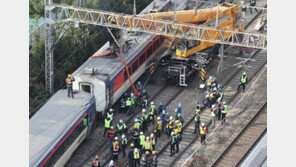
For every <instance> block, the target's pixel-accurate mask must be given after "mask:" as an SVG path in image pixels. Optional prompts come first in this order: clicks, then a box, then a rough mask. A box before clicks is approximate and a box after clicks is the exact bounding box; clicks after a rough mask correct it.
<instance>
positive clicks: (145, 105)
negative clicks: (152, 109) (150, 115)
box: [141, 99, 148, 108]
mask: <svg viewBox="0 0 296 167" xmlns="http://www.w3.org/2000/svg"><path fill="white" fill-rule="evenodd" d="M147 105H148V100H147V99H143V100H142V103H141V106H142V108H147Z"/></svg>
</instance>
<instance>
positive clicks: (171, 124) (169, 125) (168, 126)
mask: <svg viewBox="0 0 296 167" xmlns="http://www.w3.org/2000/svg"><path fill="white" fill-rule="evenodd" d="M167 129H168V131H167V135H168V136H170V135H171V133H172V131H173V129H174V119H173V116H170V121H169V123H168V124H167Z"/></svg>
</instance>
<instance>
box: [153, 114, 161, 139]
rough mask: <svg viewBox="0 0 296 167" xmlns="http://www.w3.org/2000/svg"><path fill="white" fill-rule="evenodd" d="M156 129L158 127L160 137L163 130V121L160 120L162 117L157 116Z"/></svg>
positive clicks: (157, 133) (157, 131)
mask: <svg viewBox="0 0 296 167" xmlns="http://www.w3.org/2000/svg"><path fill="white" fill-rule="evenodd" d="M155 129H156V137H158V138H160V136H161V132H162V121H161V120H160V117H157V122H156V127H155Z"/></svg>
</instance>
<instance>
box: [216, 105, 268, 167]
mask: <svg viewBox="0 0 296 167" xmlns="http://www.w3.org/2000/svg"><path fill="white" fill-rule="evenodd" d="M266 130H267V101H265V103H264V104H263V105H262V106H261V107H260V109H259V110H258V111H257V112H256V114H255V115H254V116H253V117H252V118H251V119H250V120H249V121H248V123H247V124H246V125H245V126H244V127H243V129H242V130H241V131H240V132H239V134H238V135H237V136H236V137H235V138H234V139H233V140H232V141H231V143H230V144H229V145H228V146H227V147H226V149H225V150H224V151H223V152H222V153H221V154H220V155H219V157H218V158H217V159H216V160H215V161H214V163H213V164H212V165H211V166H212V167H220V166H221V167H222V166H238V164H239V163H240V162H241V160H242V159H243V158H244V157H245V155H246V154H247V152H249V150H250V149H251V148H252V146H253V145H254V143H256V141H258V139H260V138H261V136H262V135H264V134H265V132H266Z"/></svg>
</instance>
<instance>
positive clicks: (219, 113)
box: [216, 99, 223, 120]
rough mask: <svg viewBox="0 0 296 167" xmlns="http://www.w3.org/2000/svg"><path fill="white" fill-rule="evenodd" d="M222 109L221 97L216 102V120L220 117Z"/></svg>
mask: <svg viewBox="0 0 296 167" xmlns="http://www.w3.org/2000/svg"><path fill="white" fill-rule="evenodd" d="M222 109H223V103H222V101H221V99H219V100H218V102H217V115H216V117H217V119H218V120H221V119H222V118H221V111H222Z"/></svg>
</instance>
